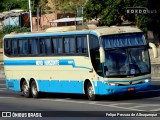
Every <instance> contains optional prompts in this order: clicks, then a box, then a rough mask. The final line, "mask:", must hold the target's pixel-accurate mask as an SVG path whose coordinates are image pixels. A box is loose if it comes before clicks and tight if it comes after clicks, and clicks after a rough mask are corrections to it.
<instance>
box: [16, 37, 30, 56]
mask: <svg viewBox="0 0 160 120" xmlns="http://www.w3.org/2000/svg"><path fill="white" fill-rule="evenodd" d="M18 45H19V54H20V55H28V40H19V44H18Z"/></svg>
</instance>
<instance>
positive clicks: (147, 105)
mask: <svg viewBox="0 0 160 120" xmlns="http://www.w3.org/2000/svg"><path fill="white" fill-rule="evenodd" d="M150 106H153V107H154V106H159V107H160V105H157V104H154V105H150V104H141V105H138V106H133V107H129V108H131V109H132V108H140V107H150Z"/></svg>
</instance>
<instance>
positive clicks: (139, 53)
mask: <svg viewBox="0 0 160 120" xmlns="http://www.w3.org/2000/svg"><path fill="white" fill-rule="evenodd" d="M105 56H106V62H105V63H104V68H105V69H104V70H105V74H106V76H107V77H114V76H126V75H127V76H130V75H141V74H148V73H150V64H149V55H148V51H147V49H146V48H145V47H135V48H116V49H106V50H105Z"/></svg>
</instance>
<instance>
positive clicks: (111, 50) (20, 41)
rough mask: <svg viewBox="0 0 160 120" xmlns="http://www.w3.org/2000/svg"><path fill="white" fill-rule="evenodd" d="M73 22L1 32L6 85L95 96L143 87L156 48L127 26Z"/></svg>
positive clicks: (28, 91)
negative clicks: (79, 27)
mask: <svg viewBox="0 0 160 120" xmlns="http://www.w3.org/2000/svg"><path fill="white" fill-rule="evenodd" d="M73 28H74V27H70V26H67V27H63V28H55V29H51V28H50V29H49V30H48V31H45V32H41V33H40V32H37V33H36V32H35V33H17V34H15V33H13V34H8V35H5V36H4V39H3V40H4V41H3V42H4V54H3V58H4V71H5V80H6V87H7V89H9V90H13V91H19V92H22V93H23V94H24V97H27V98H28V97H33V98H38V97H39V96H40V94H41V93H43V94H45V93H46V92H49V93H71V94H85V95H87V96H88V99H89V100H95V99H96V97H97V96H103V95H113V94H122V93H128V92H129V93H130V92H138V91H144V90H148V89H149V88H150V86H151V64H150V57H149V52H148V49H149V48H152V50H153V54H154V57H157V56H158V55H157V49H156V46H155V45H154V44H153V43H149V42H147V41H146V39H145V36H144V34H143V32H142V31H141V30H140V29H138V28H137V27H132V26H111V27H96V28H92V29H83V30H74V29H73Z"/></svg>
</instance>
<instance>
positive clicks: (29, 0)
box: [28, 0, 32, 32]
mask: <svg viewBox="0 0 160 120" xmlns="http://www.w3.org/2000/svg"><path fill="white" fill-rule="evenodd" d="M28 6H29V18H30V27H31V32H32V12H31V0H28Z"/></svg>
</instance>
